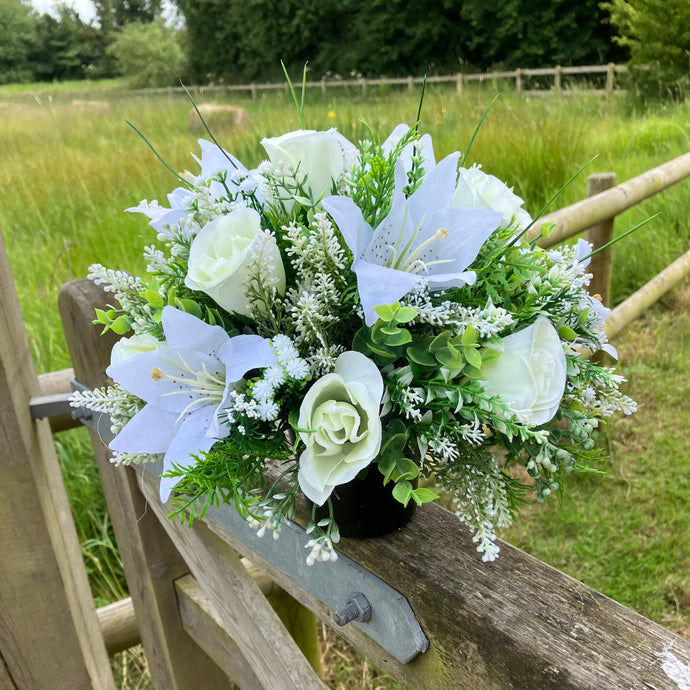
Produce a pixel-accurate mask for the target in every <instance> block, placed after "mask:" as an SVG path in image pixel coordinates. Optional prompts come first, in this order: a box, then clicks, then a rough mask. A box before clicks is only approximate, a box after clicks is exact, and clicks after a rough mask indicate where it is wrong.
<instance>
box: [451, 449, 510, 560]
mask: <svg viewBox="0 0 690 690" xmlns="http://www.w3.org/2000/svg"><path fill="white" fill-rule="evenodd" d="M448 479H450V480H452V488H453V492H454V494H455V496H454V498H453V504H454V507H455V515H456V517H457V518H458V519H459V520H460V522H463V523H464V524H466V525H467V527H468V528H469V530H470V532H471V533H472V534H473V536H472V541H473V542H474V543H475V544H477V551H478V552H479V553H481V554H482V561H484V562H487V561H494V560H496V558H497V557H498V552H499V546H498V544H496V527H499V528H501V527H507V526H508V525H510V524H511V523H512V521H513V517H512V513H511V511H510V503H509V498H508V493H507V491H506V485H505V481H504V479H503V475H502V472H501V469H500V467H499V466H498V463H497V462H496V461H495V460H494V461H493V464H492V465H491V466H490V467H488V468H486V467H483V468H482V469H481V470H479V469H478V468H477V467H472V466H468V467H465V468H464V471H463V472H461V473H460V472H456V473H454V474H453V476H452V477H447V479H446V482H445V484H446V486H448Z"/></svg>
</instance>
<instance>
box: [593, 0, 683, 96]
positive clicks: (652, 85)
mask: <svg viewBox="0 0 690 690" xmlns="http://www.w3.org/2000/svg"><path fill="white" fill-rule="evenodd" d="M601 6H602V8H604V9H605V10H607V11H608V12H610V14H611V22H612V24H613V25H614V26H615V27H616V30H617V35H616V36H615V37H614V41H616V42H617V43H618V44H619V45H621V46H625V47H627V48H629V49H630V62H629V63H628V65H629V68H630V77H631V81H632V85H633V87H634V91H635V94H636V96H637V97H638V98H639V99H640V100H641V101H642V102H646V101H649V100H657V99H668V100H671V101H680V100H683V99H684V98H685V97H686V95H687V94H688V91H689V90H690V2H688V0H611V2H604V3H602V5H601Z"/></svg>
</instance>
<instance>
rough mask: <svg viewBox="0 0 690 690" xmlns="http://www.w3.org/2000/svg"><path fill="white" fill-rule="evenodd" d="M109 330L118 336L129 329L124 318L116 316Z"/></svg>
mask: <svg viewBox="0 0 690 690" xmlns="http://www.w3.org/2000/svg"><path fill="white" fill-rule="evenodd" d="M110 328H111V329H112V330H113V332H115V333H117V334H118V335H124V334H125V333H127V331H128V330H129V329H130V326H129V320H128V319H127V317H126V316H124V315H123V316H118V317H117V318H116V319H115V321H113V322H112V323H111V324H110Z"/></svg>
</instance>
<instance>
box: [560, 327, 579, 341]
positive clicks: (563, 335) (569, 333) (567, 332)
mask: <svg viewBox="0 0 690 690" xmlns="http://www.w3.org/2000/svg"><path fill="white" fill-rule="evenodd" d="M558 337H559V338H560V339H561V340H575V338H577V333H575V331H574V330H573V329H572V328H570V326H561V327H560V328H559V329H558Z"/></svg>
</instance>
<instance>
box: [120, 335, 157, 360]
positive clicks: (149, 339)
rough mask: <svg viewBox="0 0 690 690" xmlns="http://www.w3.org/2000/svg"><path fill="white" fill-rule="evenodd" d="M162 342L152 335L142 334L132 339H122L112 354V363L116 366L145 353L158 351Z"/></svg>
mask: <svg viewBox="0 0 690 690" xmlns="http://www.w3.org/2000/svg"><path fill="white" fill-rule="evenodd" d="M159 344H160V341H159V340H158V338H156V337H155V336H153V335H151V334H150V333H142V334H141V335H133V336H131V337H130V338H120V340H118V341H117V342H116V343H115V345H113V349H112V350H111V352H110V363H111V364H115V363H116V362H121V361H122V360H124V359H129V358H130V357H134V355H140V354H142V353H144V352H151V351H152V350H157V349H158V345H159Z"/></svg>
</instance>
